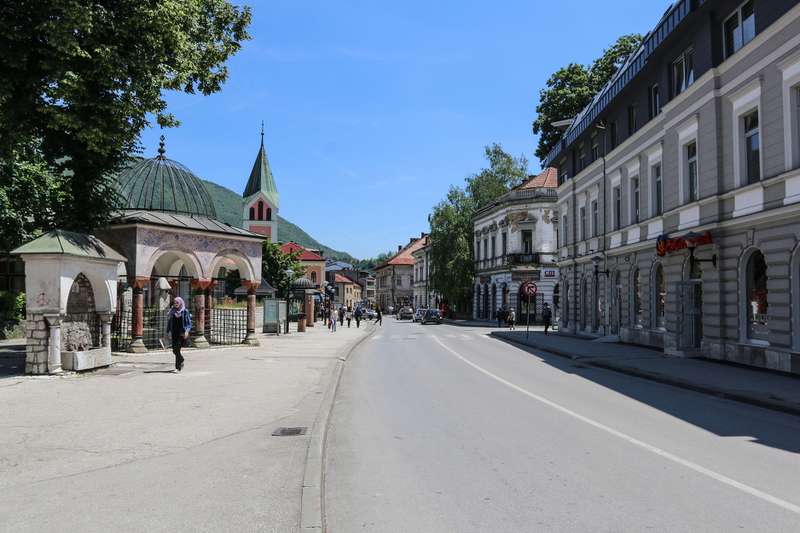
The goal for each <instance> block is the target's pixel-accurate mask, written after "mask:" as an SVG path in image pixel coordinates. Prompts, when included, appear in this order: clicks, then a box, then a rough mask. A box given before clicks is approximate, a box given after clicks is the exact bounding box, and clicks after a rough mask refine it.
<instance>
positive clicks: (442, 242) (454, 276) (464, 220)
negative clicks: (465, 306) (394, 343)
mask: <svg viewBox="0 0 800 533" xmlns="http://www.w3.org/2000/svg"><path fill="white" fill-rule="evenodd" d="M474 205H475V202H474V201H473V200H472V199H471V198H470V197H469V196H467V193H466V192H464V190H463V189H461V188H459V187H453V186H451V187H450V191H449V192H448V193H447V198H446V199H445V200H442V201H441V202H439V204H438V205H436V206H435V207H434V208H433V213H432V214H430V215H428V222H429V223H430V226H431V233H430V240H431V247H430V252H429V258H430V264H431V268H430V274H429V276H428V289H429V290H430V291H431V292H438V293H439V294H441V295H442V296H443V297H444V298H446V299H447V300H450V301H451V302H461V301H464V300H469V299H471V297H472V286H473V285H474V282H475V275H474V268H473V266H474V265H473V261H472V258H473V256H474V255H473V254H474V252H473V248H474V246H473V242H472V218H471V217H472V212H473V211H474Z"/></svg>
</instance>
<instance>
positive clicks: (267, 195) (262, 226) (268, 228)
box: [242, 132, 278, 242]
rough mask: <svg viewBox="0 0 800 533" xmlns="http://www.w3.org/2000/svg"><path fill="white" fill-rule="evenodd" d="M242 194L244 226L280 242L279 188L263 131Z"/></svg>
mask: <svg viewBox="0 0 800 533" xmlns="http://www.w3.org/2000/svg"><path fill="white" fill-rule="evenodd" d="M242 196H243V197H244V199H243V201H242V211H243V214H242V227H243V228H244V229H246V230H248V231H252V232H253V233H258V234H260V235H264V236H265V237H268V238H269V239H270V241H272V242H278V189H277V187H275V180H274V178H273V177H272V169H271V168H270V166H269V160H268V159H267V152H266V151H265V150H264V133H263V132H262V133H261V148H260V149H259V151H258V155H257V156H256V161H255V163H254V164H253V170H252V171H251V172H250V178H249V179H248V180H247V186H245V189H244V194H243V195H242Z"/></svg>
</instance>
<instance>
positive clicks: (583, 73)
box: [533, 33, 642, 162]
mask: <svg viewBox="0 0 800 533" xmlns="http://www.w3.org/2000/svg"><path fill="white" fill-rule="evenodd" d="M641 42H642V36H641V35H639V34H638V33H635V34H631V35H624V36H622V37H620V38H619V39H617V42H616V43H614V44H613V45H611V47H610V48H609V49H608V50H603V55H602V56H601V57H600V58H598V59H596V60H595V61H594V63H593V64H592V65H591V67H585V66H584V65H580V64H577V63H570V64H569V66H567V67H565V68H562V69H559V70H558V72H556V73H555V74H553V75H552V76H550V79H548V80H547V87H548V88H547V89H542V90H541V91H539V105H538V106H536V113H537V114H538V116H537V117H536V120H535V121H534V122H533V133H534V134H540V136H539V145H538V146H537V148H536V152H535V154H534V155H536V157H538V158H539V160H540V161H542V162H544V160H545V158H546V157H547V155H548V154H549V153H550V151H551V150H552V149H553V147H554V146H555V145H556V143H558V141H559V139H561V132H560V131H559V130H558V129H556V128H555V127H554V126H553V125H552V123H553V122H558V121H560V120H566V119H570V118H574V117H575V116H577V115H578V113H580V112H581V110H583V108H584V107H586V106H587V105H589V104H590V103H591V102H592V98H594V97H595V95H596V94H597V93H599V92H600V90H601V89H602V88H603V86H604V85H605V84H606V83H608V82H609V81H610V80H611V78H612V77H613V76H614V74H615V73H616V72H617V69H619V67H621V66H622V64H623V63H624V62H625V60H626V59H627V58H628V56H629V55H631V54H632V53H633V52H634V51H635V50H636V48H638V46H639V44H640V43H641Z"/></svg>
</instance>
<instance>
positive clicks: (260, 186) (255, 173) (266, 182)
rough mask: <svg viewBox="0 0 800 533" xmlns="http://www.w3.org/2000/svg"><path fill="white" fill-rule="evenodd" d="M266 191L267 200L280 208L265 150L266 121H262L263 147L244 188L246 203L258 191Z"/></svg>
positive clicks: (275, 207)
mask: <svg viewBox="0 0 800 533" xmlns="http://www.w3.org/2000/svg"><path fill="white" fill-rule="evenodd" d="M260 192H261V193H264V196H265V197H266V199H267V202H268V203H269V204H270V205H271V206H272V207H273V208H274V209H275V211H277V210H278V188H277V187H275V180H274V179H273V177H272V169H270V167H269V160H268V159H267V152H266V150H264V122H263V121H262V122H261V148H260V149H259V151H258V155H257V156H256V162H255V164H253V170H252V171H251V172H250V179H248V180H247V186H246V187H245V189H244V194H243V195H242V196H244V203H245V204H246V203H248V202H249V200H250V199H251V198H252V197H253V196H255V195H256V194H258V193H260Z"/></svg>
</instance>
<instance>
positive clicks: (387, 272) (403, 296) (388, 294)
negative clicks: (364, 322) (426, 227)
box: [375, 233, 428, 310]
mask: <svg viewBox="0 0 800 533" xmlns="http://www.w3.org/2000/svg"><path fill="white" fill-rule="evenodd" d="M427 242H428V236H427V235H426V234H425V233H423V234H422V235H421V237H419V238H412V239H411V240H410V241H409V243H408V244H406V245H405V246H398V247H397V253H396V254H394V255H393V256H392V257H390V258H389V259H387V260H386V261H384V262H383V263H381V264H380V265H378V266H376V267H375V298H376V300H377V305H379V306H382V307H383V308H384V309H387V310H388V309H389V307H390V306H392V307H394V308H395V309H398V308H400V307H404V306H410V305H412V304H413V302H414V256H413V255H412V253H413V252H414V251H415V250H417V249H419V248H420V247H422V246H424V245H425V244H426V243H427Z"/></svg>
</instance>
